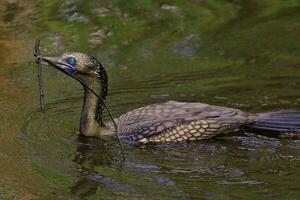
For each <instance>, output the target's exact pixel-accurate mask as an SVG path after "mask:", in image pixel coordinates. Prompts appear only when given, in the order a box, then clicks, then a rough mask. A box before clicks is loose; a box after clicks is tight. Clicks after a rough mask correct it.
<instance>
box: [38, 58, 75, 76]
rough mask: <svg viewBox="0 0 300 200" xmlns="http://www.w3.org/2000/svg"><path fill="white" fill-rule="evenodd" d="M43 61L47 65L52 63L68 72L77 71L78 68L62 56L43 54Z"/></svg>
mask: <svg viewBox="0 0 300 200" xmlns="http://www.w3.org/2000/svg"><path fill="white" fill-rule="evenodd" d="M41 60H42V63H43V64H46V65H51V66H53V67H55V68H56V69H58V70H60V71H63V72H65V73H68V74H73V73H74V72H75V71H76V68H75V67H74V66H72V65H70V64H68V63H67V62H66V61H64V60H62V59H61V58H60V57H48V56H42V57H41Z"/></svg>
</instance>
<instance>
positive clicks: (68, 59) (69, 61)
mask: <svg viewBox="0 0 300 200" xmlns="http://www.w3.org/2000/svg"><path fill="white" fill-rule="evenodd" d="M66 63H68V64H69V65H72V66H75V65H76V63H77V61H76V59H75V58H74V57H69V58H67V59H66Z"/></svg>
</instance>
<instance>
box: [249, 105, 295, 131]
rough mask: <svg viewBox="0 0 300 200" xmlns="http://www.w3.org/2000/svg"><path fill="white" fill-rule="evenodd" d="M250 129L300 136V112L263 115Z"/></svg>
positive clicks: (292, 111)
mask: <svg viewBox="0 0 300 200" xmlns="http://www.w3.org/2000/svg"><path fill="white" fill-rule="evenodd" d="M248 128H250V129H251V130H253V129H255V130H258V131H267V132H279V133H299V134H300V111H297V110H281V111H276V112H268V113H262V114H259V115H258V117H257V120H256V121H255V122H254V123H253V124H250V125H249V126H248Z"/></svg>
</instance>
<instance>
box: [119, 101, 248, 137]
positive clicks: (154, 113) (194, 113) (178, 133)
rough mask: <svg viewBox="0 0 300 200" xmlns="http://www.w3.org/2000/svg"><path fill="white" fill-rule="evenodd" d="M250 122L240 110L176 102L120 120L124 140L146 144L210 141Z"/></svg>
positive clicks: (148, 108)
mask: <svg viewBox="0 0 300 200" xmlns="http://www.w3.org/2000/svg"><path fill="white" fill-rule="evenodd" d="M250 121H251V120H249V117H248V115H247V114H246V113H243V112H242V111H240V110H237V109H232V108H226V107H218V106H210V105H208V104H203V103H184V102H176V101H168V102H165V103H161V104H153V105H149V106H146V107H142V108H138V109H135V110H133V111H130V112H128V113H126V114H124V115H122V116H120V117H119V118H118V119H117V122H118V129H119V132H120V133H121V137H124V138H126V139H127V140H129V141H131V142H136V141H138V142H144V143H145V142H149V141H150V142H169V141H181V140H189V139H191V140H195V139H206V138H210V137H213V136H215V135H217V134H220V133H221V132H228V131H231V130H234V129H236V128H238V127H240V126H242V125H245V124H248V123H250ZM192 133H195V134H192ZM199 133H201V134H200V135H199ZM194 135H195V136H194ZM171 136H172V137H171Z"/></svg>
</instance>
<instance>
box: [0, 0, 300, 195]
mask: <svg viewBox="0 0 300 200" xmlns="http://www.w3.org/2000/svg"><path fill="white" fill-rule="evenodd" d="M299 11H300V2H299V1H298V0H256V1H255V0H185V1H184V0H127V1H122V0H48V1H46V0H37V1H36V0H35V1H34V0H24V1H17V0H3V1H1V2H0V47H1V48H0V87H1V90H0V103H1V106H0V117H1V118H0V119H1V120H0V199H1V198H2V199H222V200H227V199H228V200H229V199H230V200H232V199H249V200H250V199H284V200H286V199H289V200H292V199H299V198H300V169H298V167H299V166H300V140H297V139H293V140H292V139H279V138H276V137H270V136H268V137H265V136H258V135H255V134H252V133H240V134H236V135H226V136H223V137H219V138H216V139H212V140H209V141H204V142H197V143H188V144H174V145H166V146H165V145H160V146H146V147H130V146H126V147H125V151H126V154H127V161H126V162H122V159H121V157H120V154H119V148H118V145H117V144H116V143H115V142H114V141H103V140H100V139H95V138H83V137H79V136H78V127H79V118H80V111H81V106H82V105H81V101H82V97H83V94H82V89H81V87H80V85H79V84H77V83H75V82H74V81H72V80H70V79H69V78H68V77H66V76H65V75H63V74H61V73H60V72H57V71H55V70H53V69H49V68H45V70H44V81H45V90H46V112H45V113H41V112H40V111H39V101H38V100H39V97H38V88H37V78H36V72H37V69H36V65H35V64H34V62H33V57H32V54H33V50H32V49H33V45H34V40H35V38H37V37H39V38H40V39H41V40H42V52H43V53H44V54H60V53H62V52H64V51H73V50H76V51H84V52H89V53H92V54H94V55H96V56H97V57H98V58H99V60H100V61H101V62H102V64H103V65H104V67H105V68H106V70H107V73H108V76H109V98H108V102H109V103H108V104H109V107H110V108H111V110H112V113H113V114H114V116H119V115H120V114H122V113H124V112H126V111H129V110H131V109H133V108H137V107H139V106H144V105H148V104H150V103H156V102H164V101H167V100H177V101H190V102H197V101H201V102H205V103H210V104H215V105H220V106H228V107H234V108H238V109H242V110H244V111H248V112H266V111H271V110H277V109H287V108H295V109H300V93H299V91H298V90H299V84H300V12H299Z"/></svg>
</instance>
